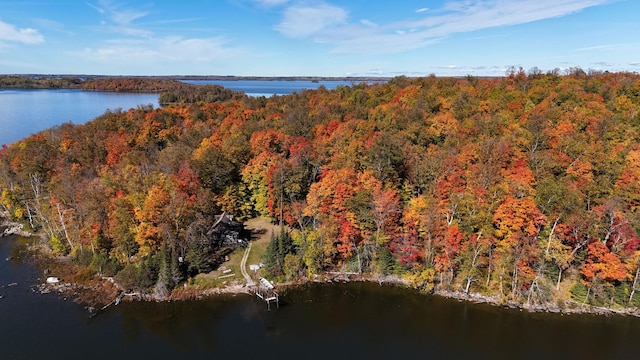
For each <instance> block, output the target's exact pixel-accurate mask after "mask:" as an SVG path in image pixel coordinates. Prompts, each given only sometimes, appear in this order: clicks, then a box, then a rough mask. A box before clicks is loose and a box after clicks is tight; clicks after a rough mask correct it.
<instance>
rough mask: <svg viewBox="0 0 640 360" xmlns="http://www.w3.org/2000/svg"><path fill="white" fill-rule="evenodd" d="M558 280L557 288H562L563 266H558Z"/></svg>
mask: <svg viewBox="0 0 640 360" xmlns="http://www.w3.org/2000/svg"><path fill="white" fill-rule="evenodd" d="M558 270H560V271H558V282H557V283H556V290H560V279H562V268H561V267H560V266H558Z"/></svg>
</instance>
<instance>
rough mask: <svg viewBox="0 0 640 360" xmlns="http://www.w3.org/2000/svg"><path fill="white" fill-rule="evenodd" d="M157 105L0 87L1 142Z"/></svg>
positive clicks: (253, 89) (126, 97)
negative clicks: (67, 124) (106, 115)
mask: <svg viewBox="0 0 640 360" xmlns="http://www.w3.org/2000/svg"><path fill="white" fill-rule="evenodd" d="M185 82H187V83H192V84H196V85H206V84H217V85H221V86H224V87H227V88H229V89H231V90H236V91H242V92H245V93H247V95H249V96H267V97H269V96H272V95H287V94H291V93H293V92H295V91H301V90H302V89H316V88H318V87H319V86H324V87H326V88H327V89H329V90H331V89H335V88H336V87H338V86H341V85H343V86H350V85H352V84H353V82H350V81H319V82H312V81H275V80H272V81H265V80H262V81H259V80H255V81H254V80H237V81H209V80H202V81H199V80H194V81H185ZM148 104H152V105H154V106H156V107H157V106H159V105H158V94H144V93H115V92H95V91H82V90H22V89H17V90H16V89H0V145H2V144H9V143H12V142H14V141H18V140H20V139H23V138H25V137H27V136H29V135H31V134H33V133H36V132H38V131H41V130H45V129H48V128H50V127H52V126H54V125H59V124H62V123H64V122H72V123H74V124H83V123H85V122H87V121H89V120H92V119H94V118H96V117H98V116H100V115H102V114H104V112H105V111H106V110H107V109H111V110H115V109H123V110H128V109H130V108H136V107H137V106H138V105H148Z"/></svg>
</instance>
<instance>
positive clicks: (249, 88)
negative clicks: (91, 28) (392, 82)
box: [184, 80, 373, 97]
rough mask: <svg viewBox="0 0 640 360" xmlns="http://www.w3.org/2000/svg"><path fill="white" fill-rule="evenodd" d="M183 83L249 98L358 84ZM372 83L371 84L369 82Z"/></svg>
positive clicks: (266, 81) (211, 81)
mask: <svg viewBox="0 0 640 360" xmlns="http://www.w3.org/2000/svg"><path fill="white" fill-rule="evenodd" d="M184 82H186V83H189V84H196V85H209V84H212V85H220V86H224V87H226V88H227V89H231V90H235V91H242V92H244V93H246V94H247V95H249V96H256V97H257V96H265V97H270V96H273V95H289V94H292V93H294V92H300V91H302V90H304V89H317V88H318V87H320V86H324V87H325V88H327V90H333V89H335V88H337V87H338V86H351V85H354V84H358V83H360V82H358V81H356V82H353V81H318V82H314V81H301V80H291V81H276V80H184ZM370 83H373V82H370Z"/></svg>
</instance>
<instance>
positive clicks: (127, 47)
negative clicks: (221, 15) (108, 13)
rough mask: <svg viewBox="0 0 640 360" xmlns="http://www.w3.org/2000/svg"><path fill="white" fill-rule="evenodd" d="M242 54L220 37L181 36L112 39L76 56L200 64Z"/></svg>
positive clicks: (109, 60)
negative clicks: (149, 38) (147, 38)
mask: <svg viewBox="0 0 640 360" xmlns="http://www.w3.org/2000/svg"><path fill="white" fill-rule="evenodd" d="M244 53H246V51H245V50H244V49H243V48H240V47H231V46H228V41H227V40H226V39H225V38H223V37H212V38H189V39H187V38H182V37H179V36H168V37H165V38H162V39H151V40H138V39H135V40H113V41H109V42H108V43H106V44H105V46H103V47H101V48H85V49H84V50H83V51H82V52H80V53H76V55H78V56H80V57H83V58H85V59H87V60H92V61H99V62H108V63H117V62H119V61H123V62H136V63H152V62H155V63H162V64H167V63H174V64H175V63H202V62H216V61H223V60H230V59H233V58H235V57H237V56H241V55H242V54H244Z"/></svg>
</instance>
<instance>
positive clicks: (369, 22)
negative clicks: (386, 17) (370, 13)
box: [360, 19, 379, 27]
mask: <svg viewBox="0 0 640 360" xmlns="http://www.w3.org/2000/svg"><path fill="white" fill-rule="evenodd" d="M360 24H362V25H364V26H368V27H378V26H379V25H378V24H376V23H374V22H373V21H371V20H367V19H362V20H360Z"/></svg>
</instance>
